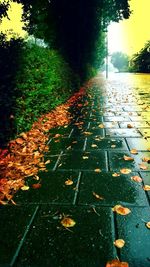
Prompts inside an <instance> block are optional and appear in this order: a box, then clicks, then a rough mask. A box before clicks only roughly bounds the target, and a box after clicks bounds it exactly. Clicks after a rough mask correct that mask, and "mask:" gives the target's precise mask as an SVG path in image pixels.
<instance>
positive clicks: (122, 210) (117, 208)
mask: <svg viewBox="0 0 150 267" xmlns="http://www.w3.org/2000/svg"><path fill="white" fill-rule="evenodd" d="M112 210H113V211H114V212H116V213H118V214H120V215H127V214H129V213H130V212H131V210H130V209H128V208H126V207H123V206H121V205H116V206H114V207H113V208H112Z"/></svg>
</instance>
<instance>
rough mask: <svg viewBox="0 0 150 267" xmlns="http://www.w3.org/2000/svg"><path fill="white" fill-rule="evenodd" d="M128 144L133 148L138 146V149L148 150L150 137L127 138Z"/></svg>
mask: <svg viewBox="0 0 150 267" xmlns="http://www.w3.org/2000/svg"><path fill="white" fill-rule="evenodd" d="M126 140H127V143H128V146H129V148H130V150H131V149H133V148H136V149H137V150H138V151H146V150H148V149H150V139H144V138H143V137H142V138H127V139H126Z"/></svg>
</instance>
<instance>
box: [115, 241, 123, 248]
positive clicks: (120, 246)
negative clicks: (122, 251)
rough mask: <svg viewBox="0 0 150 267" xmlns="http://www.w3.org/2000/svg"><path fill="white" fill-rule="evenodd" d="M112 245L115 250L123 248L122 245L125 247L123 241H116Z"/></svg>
mask: <svg viewBox="0 0 150 267" xmlns="http://www.w3.org/2000/svg"><path fill="white" fill-rule="evenodd" d="M114 245H115V246H116V247H117V248H123V247H124V245H125V241H124V240H123V239H117V240H115V241H114Z"/></svg>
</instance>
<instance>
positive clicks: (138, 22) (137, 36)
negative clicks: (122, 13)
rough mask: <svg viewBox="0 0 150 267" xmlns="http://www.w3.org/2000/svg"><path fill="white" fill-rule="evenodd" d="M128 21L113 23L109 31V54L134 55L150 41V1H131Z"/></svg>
mask: <svg viewBox="0 0 150 267" xmlns="http://www.w3.org/2000/svg"><path fill="white" fill-rule="evenodd" d="M129 4H130V7H131V10H132V14H131V16H130V18H129V19H128V20H123V21H120V22H119V23H112V24H111V25H110V26H109V29H108V48H109V53H110V54H111V53H113V52H116V51H121V52H124V53H127V54H128V55H132V54H134V53H136V52H139V51H140V50H141V49H142V48H143V47H144V44H145V43H146V41H148V40H150V0H131V1H130V2H129Z"/></svg>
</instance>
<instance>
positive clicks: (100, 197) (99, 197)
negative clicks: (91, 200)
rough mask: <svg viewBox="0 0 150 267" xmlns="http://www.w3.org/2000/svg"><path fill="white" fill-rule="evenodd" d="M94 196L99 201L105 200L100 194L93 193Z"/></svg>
mask: <svg viewBox="0 0 150 267" xmlns="http://www.w3.org/2000/svg"><path fill="white" fill-rule="evenodd" d="M93 196H94V197H96V198H97V199H99V200H103V199H104V198H103V197H102V196H100V195H98V194H96V193H95V192H93Z"/></svg>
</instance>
